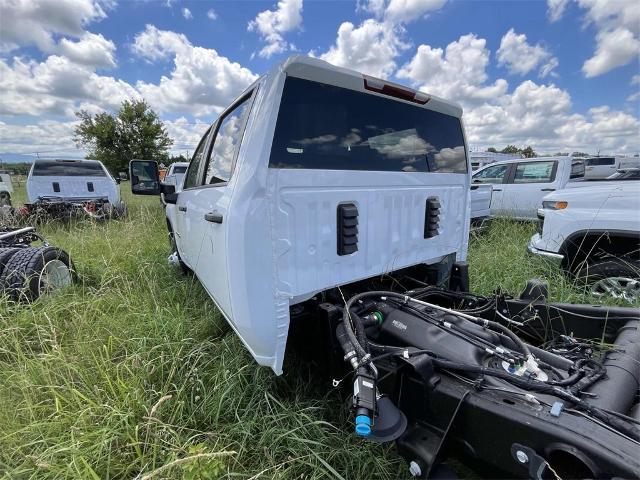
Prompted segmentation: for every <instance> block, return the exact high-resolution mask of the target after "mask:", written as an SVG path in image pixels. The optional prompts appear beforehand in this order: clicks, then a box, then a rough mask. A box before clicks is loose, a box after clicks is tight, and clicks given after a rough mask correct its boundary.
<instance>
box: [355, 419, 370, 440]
mask: <svg viewBox="0 0 640 480" xmlns="http://www.w3.org/2000/svg"><path fill="white" fill-rule="evenodd" d="M370 433H371V419H370V418H369V417H367V416H366V415H358V416H357V417H356V435H360V436H361V437H368V436H369V434H370Z"/></svg>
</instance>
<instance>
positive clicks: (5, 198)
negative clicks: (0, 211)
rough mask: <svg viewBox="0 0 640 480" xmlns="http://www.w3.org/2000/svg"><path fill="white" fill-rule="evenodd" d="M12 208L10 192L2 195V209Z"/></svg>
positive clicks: (0, 194)
mask: <svg viewBox="0 0 640 480" xmlns="http://www.w3.org/2000/svg"><path fill="white" fill-rule="evenodd" d="M5 206H6V207H10V206H11V195H9V193H8V192H2V193H0V207H5Z"/></svg>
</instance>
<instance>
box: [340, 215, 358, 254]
mask: <svg viewBox="0 0 640 480" xmlns="http://www.w3.org/2000/svg"><path fill="white" fill-rule="evenodd" d="M337 231H338V255H349V254H351V253H354V252H357V251H358V207H356V206H355V205H354V204H353V203H343V204H341V205H338V228H337Z"/></svg>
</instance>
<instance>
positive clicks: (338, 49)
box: [311, 19, 409, 77]
mask: <svg viewBox="0 0 640 480" xmlns="http://www.w3.org/2000/svg"><path fill="white" fill-rule="evenodd" d="M402 34H403V30H402V29H401V27H396V26H393V25H391V24H389V23H384V22H378V21H376V20H373V19H368V20H365V21H364V22H362V24H361V25H360V26H359V27H357V28H356V27H355V26H354V25H353V24H352V23H351V22H344V23H343V24H342V25H340V28H338V37H337V39H336V43H335V45H333V46H332V47H331V48H330V49H329V50H328V51H327V52H325V53H322V54H320V55H318V56H319V57H320V58H321V59H322V60H326V61H327V62H329V63H332V64H334V65H338V66H341V67H348V68H352V69H354V70H357V71H359V72H364V73H367V74H369V75H374V76H376V77H388V76H390V75H391V74H392V73H393V72H394V70H395V68H396V62H395V58H396V57H397V56H398V55H399V54H400V53H401V52H402V51H403V50H406V49H407V48H408V47H409V46H408V45H407V44H406V43H404V42H403V41H402V40H401V35H402ZM311 53H312V54H315V52H311Z"/></svg>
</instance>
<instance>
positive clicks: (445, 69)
mask: <svg viewBox="0 0 640 480" xmlns="http://www.w3.org/2000/svg"><path fill="white" fill-rule="evenodd" d="M489 57H490V52H489V50H488V49H487V48H486V40H485V39H483V38H477V37H476V36H475V35H473V34H468V35H464V36H462V37H460V38H459V39H458V40H457V41H455V42H451V43H450V44H449V45H447V47H446V50H442V49H441V48H432V47H430V46H429V45H420V46H419V47H418V49H417V51H416V54H415V56H414V57H413V58H412V59H411V61H409V62H408V63H407V64H405V65H404V66H403V67H402V68H401V69H400V70H399V71H398V73H397V77H398V78H401V79H407V80H409V81H410V82H411V84H412V85H413V86H415V87H418V88H420V89H421V90H423V91H425V92H428V93H431V94H434V95H439V96H441V97H443V98H447V99H449V100H453V101H455V102H459V103H461V104H463V105H471V104H478V103H479V102H483V101H486V100H490V99H492V98H496V97H499V96H501V95H504V94H505V93H506V91H507V88H508V84H507V82H506V80H503V79H498V80H496V81H495V82H494V83H493V84H486V83H485V82H486V81H487V79H488V75H487V73H486V68H487V65H488V64H489Z"/></svg>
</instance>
